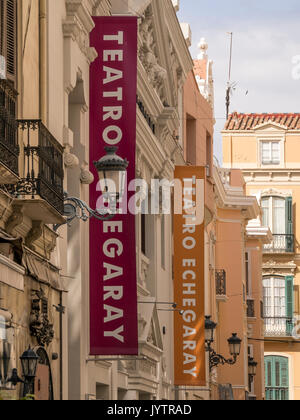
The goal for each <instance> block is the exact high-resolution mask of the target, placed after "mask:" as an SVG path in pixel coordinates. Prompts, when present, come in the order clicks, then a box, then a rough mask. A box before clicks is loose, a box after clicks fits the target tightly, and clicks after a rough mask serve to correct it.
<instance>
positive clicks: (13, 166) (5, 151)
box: [0, 80, 19, 184]
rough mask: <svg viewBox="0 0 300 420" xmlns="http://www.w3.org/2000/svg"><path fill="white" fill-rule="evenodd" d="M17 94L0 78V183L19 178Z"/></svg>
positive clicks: (10, 182) (11, 181) (10, 181)
mask: <svg viewBox="0 0 300 420" xmlns="http://www.w3.org/2000/svg"><path fill="white" fill-rule="evenodd" d="M17 96H18V93H17V92H16V91H15V89H14V88H13V87H12V85H11V84H10V83H9V82H7V81H6V80H0V184H7V183H9V184H14V183H15V182H17V181H18V179H19V178H18V169H19V146H18V136H17V124H16V102H17Z"/></svg>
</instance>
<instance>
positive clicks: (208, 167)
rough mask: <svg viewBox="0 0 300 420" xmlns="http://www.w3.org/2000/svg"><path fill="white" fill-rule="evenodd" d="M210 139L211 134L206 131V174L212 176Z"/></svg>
mask: <svg viewBox="0 0 300 420" xmlns="http://www.w3.org/2000/svg"><path fill="white" fill-rule="evenodd" d="M211 150H212V141H211V135H210V134H209V133H208V132H206V173H207V176H208V177H209V176H212V152H211Z"/></svg>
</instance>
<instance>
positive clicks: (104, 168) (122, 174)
mask: <svg viewBox="0 0 300 420" xmlns="http://www.w3.org/2000/svg"><path fill="white" fill-rule="evenodd" d="M105 151H106V155H105V156H103V157H102V158H101V159H99V160H98V161H97V162H94V166H95V168H96V169H97V171H98V175H99V181H100V185H101V189H102V192H103V193H104V194H108V195H109V196H110V198H112V196H113V195H114V194H115V197H116V199H119V198H120V197H122V195H123V194H124V190H125V182H126V171H127V168H128V164H129V163H128V161H127V160H126V159H122V158H121V157H120V156H118V155H117V154H116V153H117V151H118V147H115V146H109V147H108V146H107V147H105Z"/></svg>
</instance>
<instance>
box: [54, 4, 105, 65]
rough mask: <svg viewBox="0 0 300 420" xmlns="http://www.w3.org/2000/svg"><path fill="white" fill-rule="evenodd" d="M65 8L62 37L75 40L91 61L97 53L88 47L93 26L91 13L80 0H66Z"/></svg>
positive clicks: (90, 61)
mask: <svg viewBox="0 0 300 420" xmlns="http://www.w3.org/2000/svg"><path fill="white" fill-rule="evenodd" d="M66 10H67V17H66V19H65V21H64V22H63V25H62V26H63V34H64V37H65V38H72V39H73V40H74V41H76V42H77V44H78V46H79V48H80V50H81V52H82V53H83V54H84V55H85V56H86V58H87V59H88V61H89V63H92V62H93V61H94V60H95V59H96V57H97V53H96V50H95V49H94V48H91V47H90V41H89V33H90V32H91V31H92V29H93V28H94V26H95V25H94V22H93V19H92V17H91V14H90V12H89V11H88V10H87V8H86V6H85V3H84V2H83V1H82V0H66Z"/></svg>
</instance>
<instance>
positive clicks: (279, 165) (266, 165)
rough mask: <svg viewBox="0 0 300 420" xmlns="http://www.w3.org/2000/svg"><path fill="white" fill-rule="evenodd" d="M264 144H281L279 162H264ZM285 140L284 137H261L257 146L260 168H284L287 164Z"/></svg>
mask: <svg viewBox="0 0 300 420" xmlns="http://www.w3.org/2000/svg"><path fill="white" fill-rule="evenodd" d="M264 143H278V144H279V162H278V163H277V162H273V161H272V160H271V161H270V162H266V163H264V162H263V153H262V146H263V144H264ZM284 145H285V138H284V137H274V136H272V137H260V138H258V144H257V149H258V150H257V157H258V162H259V167H261V168H283V167H284V162H285V146H284Z"/></svg>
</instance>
